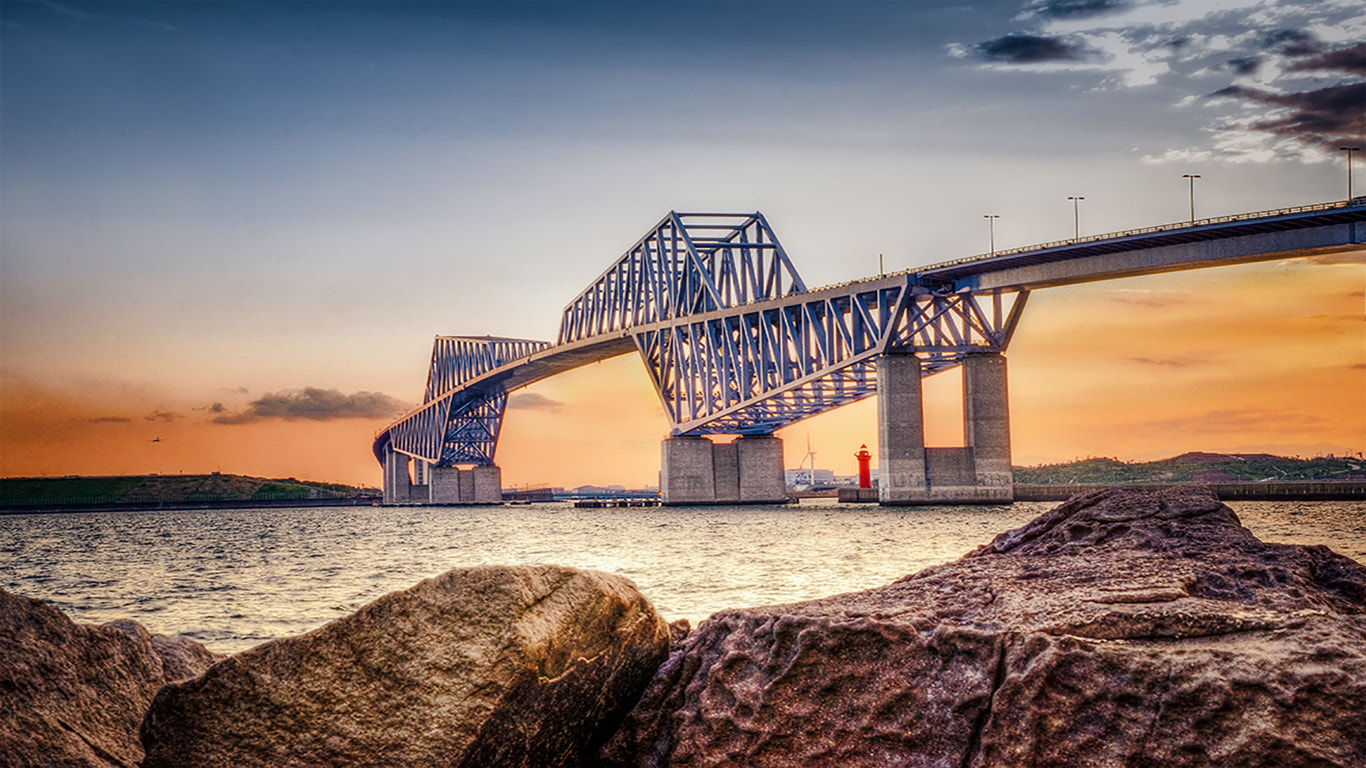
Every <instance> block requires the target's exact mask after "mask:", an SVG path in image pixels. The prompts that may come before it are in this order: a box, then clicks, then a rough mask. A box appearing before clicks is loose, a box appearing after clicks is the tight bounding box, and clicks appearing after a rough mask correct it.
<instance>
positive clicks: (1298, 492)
mask: <svg viewBox="0 0 1366 768" xmlns="http://www.w3.org/2000/svg"><path fill="white" fill-rule="evenodd" d="M1177 485H1182V483H1134V484H1129V485H1124V486H1121V487H1124V488H1132V489H1134V490H1140V491H1149V492H1152V491H1162V490H1166V489H1168V488H1173V487H1175V486H1177ZM1187 485H1188V483H1187ZM1111 487H1115V486H1113V485H1100V484H1094V485H1092V484H1087V485H1083V484H1075V485H1073V484H1068V485H1032V484H1024V483H1016V484H1015V500H1016V501H1066V500H1067V499H1070V498H1071V497H1073V496H1075V495H1077V494H1079V493H1090V492H1091V491H1096V490H1100V489H1101V488H1111ZM1204 487H1206V488H1208V489H1209V490H1210V492H1211V493H1213V494H1214V496H1215V497H1216V498H1218V499H1219V500H1220V501H1362V500H1366V483H1357V482H1350V483H1343V482H1323V483H1315V482H1307V483H1306V482H1301V483H1209V484H1206V485H1204Z"/></svg>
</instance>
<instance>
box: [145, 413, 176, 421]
mask: <svg viewBox="0 0 1366 768" xmlns="http://www.w3.org/2000/svg"><path fill="white" fill-rule="evenodd" d="M178 418H180V414H178V413H166V412H164V411H152V412H151V413H149V414H147V415H146V416H143V417H142V420H143V421H156V422H161V423H163V424H170V423H171V422H173V421H175V420H176V419H178Z"/></svg>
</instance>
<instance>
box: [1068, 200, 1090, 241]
mask: <svg viewBox="0 0 1366 768" xmlns="http://www.w3.org/2000/svg"><path fill="white" fill-rule="evenodd" d="M1067 199H1068V200H1071V201H1072V239H1073V240H1080V239H1081V209H1080V208H1079V207H1078V206H1079V205H1080V204H1081V201H1082V200H1085V199H1086V198H1084V197H1069V198H1067Z"/></svg>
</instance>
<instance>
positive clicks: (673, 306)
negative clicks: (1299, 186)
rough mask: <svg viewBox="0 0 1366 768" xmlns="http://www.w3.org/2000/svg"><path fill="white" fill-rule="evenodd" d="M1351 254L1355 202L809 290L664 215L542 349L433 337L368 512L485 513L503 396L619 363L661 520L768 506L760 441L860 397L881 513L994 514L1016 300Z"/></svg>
mask: <svg viewBox="0 0 1366 768" xmlns="http://www.w3.org/2000/svg"><path fill="white" fill-rule="evenodd" d="M1364 240H1366V198H1356V199H1353V200H1351V201H1347V202H1341V203H1325V204H1321V205H1309V206H1302V207H1298V208H1290V209H1283V210H1278V211H1269V212H1261V213H1251V214H1245V215H1240V216H1229V217H1222V218H1217V219H1205V220H1202V221H1195V222H1191V223H1188V224H1177V225H1170V226H1162V227H1150V228H1146V229H1140V230H1131V231H1126V232H1119V233H1113V234H1107V235H1100V236H1095V237H1086V238H1078V239H1074V240H1067V241H1060V242H1056V243H1047V244H1044V245H1039V246H1031V247H1028V248H1017V249H1013V250H1005V251H997V252H995V253H992V254H989V255H986V256H979V257H975V258H970V259H960V260H957V261H949V262H944V263H941V264H934V265H930V266H926V267H920V268H916V269H912V270H906V271H903V272H896V273H892V274H884V275H878V276H876V277H869V278H866V279H862V280H855V281H852V282H848V283H841V284H838V285H831V286H825V287H819V288H810V287H808V286H807V285H806V283H805V282H804V281H803V280H802V278H801V276H800V274H799V273H798V272H797V269H796V267H795V266H794V265H793V263H792V260H791V259H790V258H789V257H788V254H787V252H786V250H785V249H784V248H783V246H782V245H781V244H780V243H779V241H778V238H777V237H776V236H775V235H774V233H773V229H772V228H771V227H770V226H769V223H768V221H767V220H766V219H765V218H764V216H763V215H762V214H759V213H752V214H722V213H677V212H671V213H669V214H668V215H667V216H665V217H664V218H663V219H662V220H661V221H660V222H659V223H658V224H656V225H655V226H654V228H652V229H651V230H650V231H649V232H647V233H646V234H645V236H644V237H642V238H640V240H638V241H637V242H636V243H635V245H633V246H632V247H631V248H630V249H629V250H627V251H626V253H625V254H624V255H622V256H621V257H620V258H618V259H617V260H616V261H615V262H614V263H613V264H612V265H611V266H609V267H608V268H607V270H606V271H604V272H603V273H602V274H601V275H600V276H599V277H598V278H597V279H596V280H594V281H593V282H592V283H591V284H590V285H589V286H588V287H587V288H585V289H584V290H583V291H582V292H581V293H580V294H579V295H578V296H576V297H575V298H574V299H573V300H572V301H570V302H569V304H568V305H567V306H566V307H565V309H564V313H563V317H562V319H561V322H560V330H559V335H558V336H557V337H556V339H555V341H554V342H550V341H538V340H531V339H513V338H497V337H489V336H482V337H460V336H438V337H437V338H436V342H435V345H434V348H433V350H432V359H431V365H430V367H429V370H428V375H427V387H426V392H425V394H424V397H423V403H422V405H420V406H419V407H418V408H416V409H414V410H412V411H410V412H409V413H407V414H405V415H404V416H402V417H401V418H399V419H398V420H397V421H395V422H394V423H392V424H390V425H389V426H388V427H386V428H385V429H384V430H382V431H381V432H380V433H378V435H377V436H376V438H375V441H374V446H373V450H374V454H375V458H376V459H377V460H378V461H379V462H380V464H381V465H382V466H383V467H384V499H385V502H386V503H433V504H465V503H497V502H498V501H500V500H501V470H500V468H499V467H498V465H497V464H496V463H495V461H494V455H495V452H496V449H497V446H498V434H499V430H500V428H501V425H502V420H503V416H504V411H505V408H506V405H507V397H508V393H510V392H512V391H514V390H517V389H519V388H522V387H525V386H527V385H529V384H532V383H534V382H537V381H540V380H542V379H545V378H547V377H550V376H554V375H556V374H558V373H562V372H564V371H567V370H570V369H572V368H576V367H579V366H582V365H587V364H590V363H594V362H598V361H600V360H605V359H608V358H612V357H616V356H619V355H624V354H628V353H631V352H637V353H639V354H640V355H641V357H642V358H643V359H644V361H645V364H646V368H647V370H648V371H649V375H650V378H651V381H652V382H653V384H654V386H655V389H656V391H657V392H658V394H659V396H660V399H661V401H662V402H663V404H664V410H665V413H666V414H667V416H668V418H669V424H670V431H669V436H668V437H667V438H666V439H665V440H664V442H663V445H662V449H661V451H662V455H661V461H662V464H661V471H660V493H661V498H662V500H663V502H664V503H665V504H731V503H761V502H781V501H784V500H786V494H785V486H784V482H783V450H782V441H781V439H780V438H778V437H776V436H775V435H774V433H775V432H776V431H778V430H779V429H782V428H783V427H786V426H789V425H791V424H793V423H795V422H797V421H800V420H802V419H805V418H808V417H810V416H815V415H817V414H820V413H824V412H826V411H829V410H831V409H833V408H838V407H840V406H842V405H846V404H848V403H852V402H855V401H857V400H862V399H864V398H867V397H871V396H873V395H877V396H878V436H879V455H878V462H879V463H878V467H879V490H878V498H879V501H880V502H881V503H883V504H941V503H965V504H973V503H1008V502H1010V501H1012V500H1013V484H1012V475H1011V450H1010V416H1009V407H1008V397H1007V394H1008V389H1007V371H1006V360H1005V352H1006V349H1007V347H1008V346H1009V344H1010V340H1011V336H1012V335H1013V333H1014V331H1015V328H1016V326H1017V325H1018V323H1019V321H1020V317H1021V314H1022V313H1023V311H1024V308H1025V305H1026V302H1027V299H1028V297H1029V294H1030V292H1031V291H1033V290H1038V289H1041V288H1049V287H1053V286H1061V285H1071V284H1076V283H1084V282H1093V281H1098V280H1108V279H1114V278H1122V277H1129V276H1134V275H1147V274H1155V273H1160V272H1170V271H1176V270H1185V269H1197V268H1203V267H1212V266H1220V265H1226V264H1240V263H1250V262H1257V261H1269V260H1277V259H1286V258H1299V257H1307V256H1316V255H1324V254H1331V253H1339V252H1345V251H1351V250H1357V249H1360V248H1361V247H1362V244H1363V241H1364ZM957 366H961V367H962V371H963V429H964V445H963V446H962V447H954V448H935V447H926V446H925V440H924V417H923V405H922V402H921V379H922V378H923V377H926V376H930V375H932V374H935V373H938V372H941V371H944V370H947V369H950V368H953V367H957ZM709 435H734V436H737V438H736V439H734V440H733V441H731V442H727V443H717V442H713V441H712V440H711V439H710V438H709V437H708V436H709Z"/></svg>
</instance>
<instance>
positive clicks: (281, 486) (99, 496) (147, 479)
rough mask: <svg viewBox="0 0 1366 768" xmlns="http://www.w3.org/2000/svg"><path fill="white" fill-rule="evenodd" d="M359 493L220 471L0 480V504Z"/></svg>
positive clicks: (262, 498)
mask: <svg viewBox="0 0 1366 768" xmlns="http://www.w3.org/2000/svg"><path fill="white" fill-rule="evenodd" d="M361 493H362V489H360V488H356V487H354V486H350V485H342V484H339V483H319V482H313V481H311V480H296V479H295V478H292V477H290V478H283V479H281V478H274V479H267V478H260V477H244V476H241V475H224V474H211V475H146V476H132V477H36V478H34V477H30V478H0V507H21V506H44V505H62V504H72V505H75V504H138V503H186V502H199V501H277V500H286V499H308V498H347V497H352V496H357V495H360V494H361Z"/></svg>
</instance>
